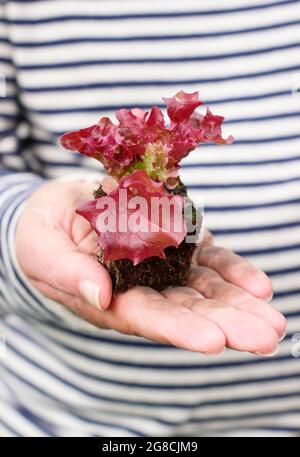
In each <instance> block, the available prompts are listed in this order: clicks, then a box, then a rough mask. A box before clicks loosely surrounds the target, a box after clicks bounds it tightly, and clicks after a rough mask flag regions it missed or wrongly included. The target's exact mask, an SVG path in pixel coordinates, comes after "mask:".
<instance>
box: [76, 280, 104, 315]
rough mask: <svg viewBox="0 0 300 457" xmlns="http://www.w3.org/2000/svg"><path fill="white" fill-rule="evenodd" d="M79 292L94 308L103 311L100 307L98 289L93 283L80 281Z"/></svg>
mask: <svg viewBox="0 0 300 457" xmlns="http://www.w3.org/2000/svg"><path fill="white" fill-rule="evenodd" d="M79 290H80V293H81V295H82V296H83V297H84V298H85V299H86V300H87V301H88V302H89V303H90V304H91V305H92V306H95V308H97V309H99V310H100V311H103V308H102V307H101V305H100V287H99V286H98V285H97V284H95V283H94V282H93V281H90V280H88V279H85V280H83V281H80V284H79Z"/></svg>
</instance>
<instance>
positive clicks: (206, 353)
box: [202, 348, 227, 357]
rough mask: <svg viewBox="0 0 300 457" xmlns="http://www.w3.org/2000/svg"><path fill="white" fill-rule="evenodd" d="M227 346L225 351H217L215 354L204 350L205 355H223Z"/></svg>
mask: <svg viewBox="0 0 300 457" xmlns="http://www.w3.org/2000/svg"><path fill="white" fill-rule="evenodd" d="M226 350H227V348H224V349H223V351H221V352H217V353H215V354H213V353H209V352H202V354H203V355H207V356H209V357H218V356H219V355H223V354H224V353H225V352H226Z"/></svg>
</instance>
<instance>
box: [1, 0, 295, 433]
mask: <svg viewBox="0 0 300 457" xmlns="http://www.w3.org/2000/svg"><path fill="white" fill-rule="evenodd" d="M4 79H5V83H6V84H4ZM4 86H6V87H4ZM299 87H300V1H295V0H285V1H279V0H247V2H240V1H239V0H226V1H224V0H215V1H214V2H211V1H202V2H199V1H198V0H185V1H184V2H182V1H179V0H164V1H163V2H160V1H158V0H84V1H83V0H78V1H71V0H70V1H68V0H59V1H58V0H52V1H29V0H26V1H25V0H24V1H5V0H4V1H3V0H2V1H1V2H0V94H1V98H0V161H1V169H0V170H1V171H0V174H1V176H0V234H1V250H0V315H1V320H0V370H1V377H0V435H3V436H73V435H79V436H117V435H121V436H145V435H146V436H151V435H153V436H163V435H164V436H168V435H169V436H183V435H204V436H207V435H213V434H231V433H233V432H234V433H236V434H261V435H268V434H272V433H277V434H289V435H295V434H297V433H299V431H300V384H299V380H300V360H299V358H298V357H297V356H298V355H300V348H299V345H298V346H297V338H298V337H299V339H300V335H298V336H297V333H299V332H300V305H299V303H300V260H299V259H300V256H299V253H300V129H299V125H300V124H299V120H300V96H299ZM180 89H184V90H185V91H187V92H193V91H196V90H199V91H200V95H201V98H203V99H204V100H205V101H206V102H207V104H209V105H210V107H211V108H212V110H213V111H214V112H216V113H220V114H222V115H224V116H226V119H227V121H226V123H225V134H226V135H227V134H229V133H231V134H233V135H234V137H235V138H236V141H235V143H234V144H232V145H230V146H228V147H226V148H218V147H216V146H214V145H209V146H202V147H201V150H200V151H195V152H194V153H192V154H191V155H190V156H189V157H188V158H187V159H185V161H184V164H183V169H182V178H183V180H184V182H185V183H186V184H188V186H189V189H190V193H191V196H192V197H193V198H195V199H197V198H200V197H201V199H203V200H204V202H205V207H206V226H207V227H208V228H210V229H211V230H212V231H213V232H214V234H215V236H216V238H217V242H218V243H220V244H222V245H223V246H226V247H231V248H233V249H235V250H236V251H238V252H239V253H241V254H242V255H245V256H247V257H248V258H249V259H250V260H251V261H252V262H254V263H255V264H256V265H258V266H259V267H261V268H263V269H264V270H265V271H266V272H267V273H268V274H269V275H270V277H271V278H272V280H273V282H274V288H275V296H274V306H276V307H277V308H278V309H279V310H280V311H281V312H283V313H284V314H285V315H286V316H287V318H288V335H287V338H286V340H285V341H284V342H282V343H281V346H280V352H279V354H278V355H277V356H276V357H274V358H270V359H266V358H260V357H257V356H253V355H250V354H245V353H238V352H234V351H230V350H228V351H227V352H226V353H225V354H223V355H222V356H218V357H215V358H207V357H205V356H204V355H200V354H196V353H192V352H187V351H183V350H179V349H176V348H173V347H169V346H164V345H160V344H157V343H154V342H150V341H147V340H144V339H142V338H136V337H130V336H126V335H121V334H118V333H116V332H114V331H108V330H101V329H96V328H94V327H92V326H91V325H89V324H87V323H86V322H84V321H82V320H80V319H79V318H78V317H75V316H74V315H73V314H71V312H69V311H68V310H67V309H65V308H63V307H62V306H61V305H59V304H57V303H55V302H52V301H50V300H48V299H47V298H45V297H44V296H42V295H41V294H40V293H38V292H37V291H36V290H34V289H33V288H32V286H31V285H30V284H29V282H28V281H27V280H26V278H25V277H24V275H23V274H22V272H21V271H20V269H19V267H18V264H17V262H16V257H15V250H14V231H15V226H16V223H17V220H18V217H19V214H20V211H22V206H23V203H24V201H25V200H26V199H27V198H28V197H29V196H30V195H31V193H32V192H33V191H34V189H36V188H37V187H38V186H39V185H40V184H41V182H43V180H44V179H49V178H58V177H63V176H73V175H74V176H78V175H79V174H84V175H85V176H86V175H88V174H94V173H99V172H98V165H97V164H94V163H93V160H89V159H87V158H84V157H81V156H79V155H76V154H71V153H69V152H67V151H63V150H61V149H60V148H59V147H58V143H57V140H58V137H59V135H61V134H62V133H63V132H65V131H69V130H74V129H77V128H80V127H82V126H87V125H90V124H93V123H95V122H96V121H97V120H98V118H99V117H100V116H102V115H108V116H113V112H114V111H115V110H116V109H117V108H120V107H140V108H148V107H149V106H151V105H154V104H157V105H158V106H161V96H171V95H173V94H174V93H175V92H177V91H178V90H180ZM4 342H6V344H4Z"/></svg>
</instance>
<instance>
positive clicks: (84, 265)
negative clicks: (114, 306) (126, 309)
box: [18, 230, 112, 310]
mask: <svg viewBox="0 0 300 457" xmlns="http://www.w3.org/2000/svg"><path fill="white" fill-rule="evenodd" d="M44 235H45V236H44V237H43V236H41V232H40V233H39V236H38V238H37V239H36V242H35V243H33V242H31V243H30V247H29V246H28V244H23V246H22V248H21V249H19V256H18V257H19V261H20V264H21V267H22V269H23V271H24V272H25V274H27V276H28V277H29V278H30V279H32V280H34V281H39V282H43V283H45V284H47V285H48V286H50V287H52V288H55V289H57V290H59V291H62V292H64V293H66V294H69V295H74V296H77V297H78V296H79V297H81V298H82V299H83V300H84V301H87V302H89V303H90V304H91V305H93V306H94V307H96V308H98V309H100V310H105V309H107V308H108V307H109V305H110V302H111V297H112V283H111V278H110V275H109V273H108V272H107V270H106V269H105V268H104V267H103V266H102V265H101V264H100V263H99V262H97V260H96V259H94V258H93V257H91V256H89V255H87V254H84V253H82V252H79V251H78V250H77V248H76V246H75V245H74V244H73V243H72V242H71V240H70V239H68V238H67V237H65V236H64V234H63V233H61V232H59V231H57V230H54V231H51V233H48V231H47V233H44ZM38 240H40V241H38ZM26 246H27V248H26ZM26 250H27V252H26Z"/></svg>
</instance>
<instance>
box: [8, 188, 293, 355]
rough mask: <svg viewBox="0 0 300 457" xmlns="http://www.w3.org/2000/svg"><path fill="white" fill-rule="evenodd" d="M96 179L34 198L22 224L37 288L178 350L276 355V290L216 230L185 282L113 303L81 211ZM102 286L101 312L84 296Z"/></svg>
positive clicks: (20, 235)
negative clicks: (216, 239)
mask: <svg viewBox="0 0 300 457" xmlns="http://www.w3.org/2000/svg"><path fill="white" fill-rule="evenodd" d="M93 187H95V184H94V185H93V184H91V183H86V182H83V181H80V182H79V181H78V182H75V181H74V182H51V183H48V184H46V185H44V186H43V187H41V188H40V189H38V190H37V191H36V192H35V193H34V194H33V196H32V197H31V199H30V200H29V202H28V204H27V206H26V208H25V211H24V213H23V215H22V216H21V219H20V222H19V225H18V229H17V238H16V246H17V256H18V259H19V263H20V266H21V268H22V269H23V271H24V273H25V275H27V277H28V278H29V279H30V281H31V282H32V283H33V284H34V286H35V287H36V288H37V289H39V290H40V291H41V292H42V293H43V294H45V295H47V296H48V297H49V298H51V299H52V300H55V301H58V302H60V303H62V304H63V305H65V306H67V307H68V308H70V309H71V310H72V311H74V312H75V313H77V314H78V315H79V316H81V317H82V318H83V319H85V320H87V321H88V322H90V323H92V324H94V325H96V326H98V327H101V328H111V329H114V330H117V331H119V332H122V333H127V334H130V335H137V336H142V337H145V338H149V339H151V340H155V341H159V342H161V343H167V344H172V345H174V346H176V347H179V348H183V349H187V350H191V351H197V352H203V353H206V354H218V353H220V352H222V351H223V350H224V348H225V347H230V348H232V349H236V350H239V351H247V352H253V353H260V354H269V353H272V352H274V350H275V349H276V346H277V344H278V341H279V340H280V339H281V338H282V336H283V335H284V332H285V319H284V317H283V316H282V315H281V314H280V313H279V312H278V311H276V310H275V309H274V308H273V307H272V306H271V305H270V304H269V303H267V302H266V301H265V300H268V299H270V298H271V295H272V287H271V283H270V281H269V279H268V278H267V277H266V276H265V274H264V273H263V272H261V271H260V270H258V269H257V268H255V267H253V266H252V265H250V264H249V263H248V262H247V261H246V260H244V259H242V258H241V257H239V256H237V255H236V254H234V253H233V252H231V251H229V250H226V249H223V248H219V247H216V246H214V244H213V239H212V237H211V235H210V234H209V233H207V234H206V236H205V239H204V240H203V241H202V242H201V243H200V244H199V246H198V248H197V251H196V252H195V255H194V259H193V266H192V268H191V270H190V273H189V278H188V283H187V286H186V287H174V288H169V289H166V290H165V291H163V292H162V293H159V292H157V291H155V290H153V289H151V288H148V287H134V288H132V289H130V290H128V291H127V292H126V293H123V294H118V295H116V296H114V297H113V299H112V300H111V281H110V277H109V275H108V273H107V271H106V270H105V269H104V267H102V266H101V265H100V264H99V263H98V262H97V261H96V260H95V259H93V258H92V257H91V254H93V253H95V252H96V251H97V239H96V237H95V234H94V233H93V232H92V231H91V228H90V225H89V224H88V222H87V221H86V220H84V219H83V218H82V217H80V216H78V215H76V214H75V213H74V209H75V208H76V207H78V206H79V205H80V204H81V203H82V202H83V201H86V200H87V199H89V198H90V196H91V190H92V188H93ZM87 280H88V282H89V283H94V284H97V288H96V289H95V290H96V292H97V294H98V295H99V296H97V297H96V298H97V300H96V301H97V302H98V299H99V303H101V307H102V309H104V310H105V311H101V310H100V309H97V308H96V307H95V306H93V305H92V304H91V300H89V301H88V300H87V299H86V296H85V295H84V294H83V293H82V288H81V287H80V284H82V281H87Z"/></svg>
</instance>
